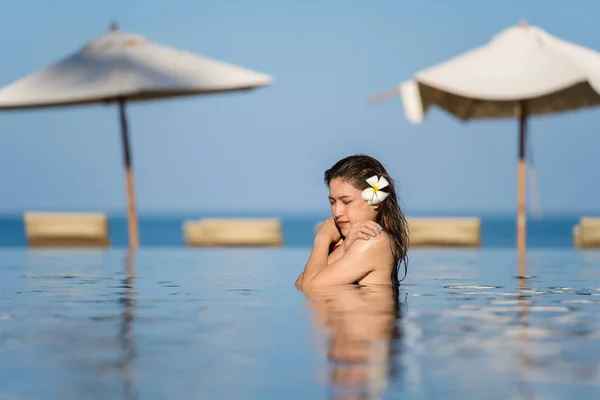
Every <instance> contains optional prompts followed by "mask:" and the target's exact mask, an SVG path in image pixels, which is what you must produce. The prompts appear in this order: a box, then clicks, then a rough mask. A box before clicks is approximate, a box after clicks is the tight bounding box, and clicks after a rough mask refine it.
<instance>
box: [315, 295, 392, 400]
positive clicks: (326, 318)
mask: <svg viewBox="0 0 600 400" xmlns="http://www.w3.org/2000/svg"><path fill="white" fill-rule="evenodd" d="M304 293H305V295H306V297H307V299H308V300H309V301H310V304H311V308H312V309H313V310H314V312H315V313H316V321H315V322H316V325H317V328H318V329H322V330H324V331H325V332H326V336H328V344H327V354H328V359H329V363H330V373H329V381H330V387H331V390H332V398H334V399H340V400H341V399H355V398H356V399H361V398H368V399H379V398H381V397H382V395H383V393H384V391H385V389H386V388H387V385H388V382H389V381H390V380H391V379H395V378H396V377H397V371H396V368H395V365H394V361H395V357H396V354H397V346H398V339H399V338H400V337H401V334H400V326H399V323H398V320H399V318H400V317H401V314H402V311H403V307H402V306H401V302H400V300H399V294H400V293H399V290H398V288H397V287H391V286H358V285H344V286H338V287H328V288H324V289H309V290H306V291H305V292H304Z"/></svg>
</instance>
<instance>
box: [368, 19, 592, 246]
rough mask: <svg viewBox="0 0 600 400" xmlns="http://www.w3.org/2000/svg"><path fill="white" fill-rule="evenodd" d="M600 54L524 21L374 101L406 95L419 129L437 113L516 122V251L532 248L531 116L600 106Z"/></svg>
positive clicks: (407, 111)
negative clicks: (528, 189) (528, 217)
mask: <svg viewBox="0 0 600 400" xmlns="http://www.w3.org/2000/svg"><path fill="white" fill-rule="evenodd" d="M598 78H600V53H598V52H596V51H594V50H591V49H587V48H584V47H582V46H579V45H576V44H574V43H570V42H567V41H564V40H561V39H559V38H557V37H555V36H552V35H550V34H548V33H547V32H545V31H544V30H542V29H540V28H538V27H535V26H529V25H527V23H526V22H524V21H522V22H521V24H520V25H519V26H514V27H511V28H508V29H506V30H504V31H502V32H500V33H499V34H497V35H495V36H494V37H493V38H492V40H491V41H490V42H489V43H487V44H486V45H484V46H482V47H479V48H476V49H474V50H471V51H468V52H466V53H463V54H461V55H459V56H457V57H455V58H452V59H450V60H449V61H446V62H443V63H441V64H438V65H435V66H433V67H430V68H427V69H425V70H423V71H421V72H418V73H417V74H416V75H415V76H414V77H413V79H411V80H409V81H405V82H403V83H401V84H400V85H399V86H396V87H394V88H393V89H391V90H388V91H386V92H384V93H382V94H379V95H377V96H375V97H374V98H372V99H371V100H370V101H371V103H378V102H381V101H383V100H385V99H388V98H390V97H391V96H392V95H395V94H398V93H399V94H400V95H401V98H402V101H403V104H404V111H405V115H406V117H407V119H408V120H409V121H410V122H411V123H415V124H417V123H420V122H421V121H422V120H423V119H424V117H425V115H426V113H427V110H428V109H429V108H430V107H431V106H434V105H436V106H438V107H440V108H441V109H443V110H445V111H447V112H448V113H450V114H451V115H453V116H455V117H457V118H459V119H460V120H462V121H467V120H473V119H487V118H518V119H519V121H520V123H519V152H518V175H517V182H518V183H517V191H518V196H517V226H518V229H517V247H518V249H519V251H520V252H522V251H524V250H525V246H526V240H525V238H526V216H525V214H526V204H525V203H526V195H525V192H526V191H525V185H526V182H525V171H526V168H525V140H526V132H527V129H526V125H527V119H528V117H529V116H535V115H544V114H551V113H558V112H564V111H569V110H575V109H581V108H584V107H589V106H595V105H598V104H600V95H599V94H598V91H599V89H600V81H599V79H598Z"/></svg>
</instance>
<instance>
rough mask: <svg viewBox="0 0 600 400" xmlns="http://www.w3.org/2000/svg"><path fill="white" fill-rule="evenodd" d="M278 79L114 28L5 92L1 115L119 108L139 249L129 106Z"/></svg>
mask: <svg viewBox="0 0 600 400" xmlns="http://www.w3.org/2000/svg"><path fill="white" fill-rule="evenodd" d="M272 82H273V78H272V77H271V76H269V75H266V74H263V73H259V72H255V71H252V70H249V69H246V68H242V67H239V66H236V65H233V64H229V63H225V62H221V61H217V60H213V59H209V58H205V57H201V56H199V55H196V54H193V53H190V52H187V51H183V50H179V49H175V48H172V47H168V46H165V45H161V44H157V43H153V42H151V41H149V40H148V39H146V38H145V37H144V36H140V35H137V34H132V33H125V32H121V31H119V30H117V28H116V25H114V24H113V25H112V26H111V29H110V31H109V32H108V33H106V34H104V35H102V36H100V37H98V38H96V39H94V40H92V41H91V42H89V43H87V44H86V45H84V46H83V47H82V48H81V49H79V50H78V51H77V52H75V53H73V54H71V55H69V56H67V57H66V58H64V59H62V60H60V61H58V62H57V63H55V64H53V65H51V66H49V67H47V68H44V69H42V70H40V71H38V72H35V73H33V74H32V75H29V76H26V77H24V78H22V79H20V80H17V81H16V82H14V83H11V84H9V85H7V86H5V87H3V88H0V110H10V109H31V108H39V107H54V106H69V105H82V104H91V103H110V102H115V103H118V104H119V110H120V120H121V133H122V140H123V152H124V162H125V178H126V189H127V199H128V205H129V207H128V222H129V224H128V225H129V242H130V247H135V248H137V247H138V245H139V233H138V229H137V214H136V208H135V194H134V188H133V177H132V173H131V152H130V149H129V135H128V129H127V119H126V115H125V103H126V102H128V101H142V100H153V99H161V98H169V97H178V96H189V95H204V94H211V93H222V92H231V91H243V90H250V89H255V88H258V87H262V86H266V85H269V84H271V83H272Z"/></svg>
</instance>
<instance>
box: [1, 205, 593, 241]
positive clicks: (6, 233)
mask: <svg viewBox="0 0 600 400" xmlns="http://www.w3.org/2000/svg"><path fill="white" fill-rule="evenodd" d="M36 211H38V210H36ZM40 211H50V212H57V211H56V210H40ZM58 212H60V211H58ZM71 212H92V211H80V210H77V211H74V210H71ZM94 212H101V211H94ZM104 214H105V215H106V216H107V218H108V224H109V234H110V242H111V247H124V246H127V243H128V234H127V215H126V214H125V213H124V212H105V213H104ZM329 215H330V214H328V213H327V212H321V213H319V212H315V211H299V210H297V211H292V212H290V211H279V210H272V211H257V210H251V211H243V210H237V211H235V210H229V211H216V210H210V211H171V212H167V211H158V212H157V211H153V212H148V211H146V212H140V213H139V214H138V220H139V230H140V239H141V246H142V247H164V246H167V247H173V246H174V247H182V246H186V244H185V242H184V234H183V224H184V223H185V221H189V220H197V219H201V218H277V219H279V220H280V221H281V223H282V230H283V246H284V247H310V246H311V245H312V243H313V240H314V232H315V227H316V226H317V224H318V223H319V222H320V221H323V220H324V219H326V218H328V217H329ZM597 215H600V213H576V212H571V213H566V212H565V213H544V214H543V215H542V216H541V217H540V218H537V217H536V216H535V215H533V214H531V213H530V214H528V218H527V219H528V223H527V245H528V248H552V247H557V248H562V249H566V248H574V246H573V227H574V226H575V224H577V223H578V221H579V219H580V218H581V217H583V216H597ZM407 217H408V218H411V217H442V218H443V217H459V218H464V217H474V218H479V219H480V221H481V247H482V248H490V247H491V248H511V247H514V246H515V244H516V214H515V213H513V214H510V213H505V212H502V213H500V212H497V213H489V212H488V213H485V212H480V213H476V212H470V213H469V212H462V213H460V212H448V211H436V212H419V213H417V212H413V213H407ZM23 246H27V237H26V234H25V225H24V221H23V212H12V213H10V214H9V213H5V214H2V213H1V212H0V247H23Z"/></svg>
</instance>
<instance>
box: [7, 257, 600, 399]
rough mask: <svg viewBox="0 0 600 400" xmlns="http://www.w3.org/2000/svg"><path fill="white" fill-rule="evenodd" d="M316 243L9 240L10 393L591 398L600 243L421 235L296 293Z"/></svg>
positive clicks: (599, 382)
mask: <svg viewBox="0 0 600 400" xmlns="http://www.w3.org/2000/svg"><path fill="white" fill-rule="evenodd" d="M309 252H310V249H309V248H307V247H306V248H302V247H284V248H276V249H199V248H193V249H192V248H185V247H154V248H151V247H150V248H143V249H142V250H140V251H139V252H138V253H137V254H136V256H135V257H128V255H127V254H126V249H118V248H111V249H107V250H68V249H60V250H58V249H28V248H26V247H20V248H18V247H13V248H2V249H0V399H28V400H30V399H65V400H68V399H90V400H94V399H111V400H112V399H114V400H118V399H127V400H137V399H151V400H153V399H182V400H184V399H223V400H229V399H236V400H237V399H241V400H244V399H252V400H253V399H257V400H258V399H260V400H270V399H273V400H275V399H290V400H295V399H299V400H300V399H314V400H320V399H324V400H325V399H332V400H333V399H336V400H339V399H359V398H364V399H373V400H374V399H404V400H405V399H410V400H438V399H444V400H464V399H486V400H507V399H509V400H517V399H535V400H559V399H580V400H587V399H589V400H593V399H597V398H598V393H599V392H600V318H599V317H598V316H599V315H600V251H595V250H586V251H576V250H573V249H566V248H550V247H547V248H540V249H532V250H530V252H529V253H528V260H527V271H528V272H527V275H528V277H527V278H521V279H518V278H516V277H515V275H516V271H517V268H516V263H515V260H516V256H515V252H514V250H513V249H510V248H483V249H413V250H411V254H410V260H411V261H410V270H409V274H408V277H407V279H406V281H405V282H404V283H403V284H402V286H401V287H400V288H399V290H392V289H391V288H389V287H385V286H384V287H359V286H353V285H344V286H339V287H335V288H328V289H323V290H313V291H307V292H299V291H297V290H296V288H295V287H294V286H293V282H294V280H295V278H296V277H297V275H298V274H299V273H300V271H301V270H302V268H303V265H304V262H305V261H306V258H307V257H308V255H309Z"/></svg>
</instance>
